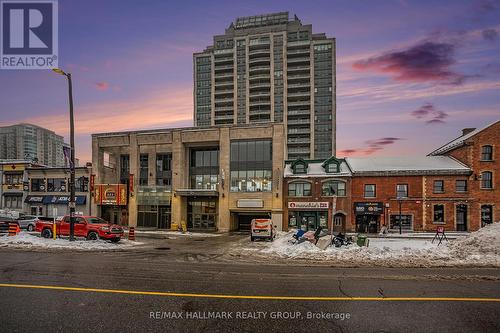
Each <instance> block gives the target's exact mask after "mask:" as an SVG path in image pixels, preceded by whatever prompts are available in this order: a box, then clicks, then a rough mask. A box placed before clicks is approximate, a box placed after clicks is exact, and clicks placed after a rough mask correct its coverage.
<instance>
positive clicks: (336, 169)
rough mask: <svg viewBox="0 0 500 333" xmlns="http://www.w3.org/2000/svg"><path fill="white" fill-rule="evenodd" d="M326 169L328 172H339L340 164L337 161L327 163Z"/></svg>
mask: <svg viewBox="0 0 500 333" xmlns="http://www.w3.org/2000/svg"><path fill="white" fill-rule="evenodd" d="M325 171H326V172H327V173H334V172H339V166H338V165H337V164H335V163H330V164H327V165H326V167H325Z"/></svg>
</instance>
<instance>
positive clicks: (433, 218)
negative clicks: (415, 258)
mask: <svg viewBox="0 0 500 333" xmlns="http://www.w3.org/2000/svg"><path fill="white" fill-rule="evenodd" d="M346 161H347V163H348V165H349V167H350V168H351V171H352V174H353V178H352V185H351V188H352V192H351V193H352V202H353V208H352V209H353V221H352V223H353V225H354V226H355V229H354V230H353V231H356V232H370V233H375V232H379V231H380V229H381V227H382V226H383V225H386V226H387V227H388V228H389V230H399V221H400V220H401V227H402V229H403V230H405V231H430V230H435V229H436V227H437V226H445V228H446V230H457V229H458V230H464V231H465V230H468V221H469V220H470V219H469V218H468V216H463V215H462V214H463V212H457V214H458V213H460V215H457V216H455V214H454V211H455V210H456V209H457V207H461V206H460V205H463V204H468V202H469V196H468V194H467V193H466V192H463V191H461V190H460V189H461V187H457V188H458V189H459V190H457V191H455V190H452V188H453V189H455V185H456V182H457V181H458V180H463V179H467V177H468V176H469V175H470V174H472V170H471V169H470V168H469V167H467V166H466V165H465V164H463V163H461V162H459V161H457V160H455V159H453V158H450V157H447V156H431V157H429V156H427V157H405V158H404V159H403V158H400V157H372V158H346ZM435 181H444V182H445V185H446V186H447V188H448V189H449V190H448V191H440V190H439V191H434V187H435V186H437V185H434V184H435V183H434V182H435ZM436 184H437V183H436ZM454 216H455V218H454Z"/></svg>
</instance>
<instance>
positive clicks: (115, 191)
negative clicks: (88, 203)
mask: <svg viewBox="0 0 500 333" xmlns="http://www.w3.org/2000/svg"><path fill="white" fill-rule="evenodd" d="M126 186H127V185H125V184H98V185H96V186H95V187H96V188H95V195H94V198H95V203H96V204H98V205H117V206H124V205H126V204H127V187H126Z"/></svg>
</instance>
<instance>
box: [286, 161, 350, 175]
mask: <svg viewBox="0 0 500 333" xmlns="http://www.w3.org/2000/svg"><path fill="white" fill-rule="evenodd" d="M322 164H323V162H312V163H310V162H307V173H303V174H293V171H292V168H291V167H290V164H286V165H285V170H284V172H285V177H297V178H307V177H335V176H351V171H350V169H349V166H348V165H347V163H346V162H345V161H341V163H340V172H326V171H325V168H323V166H322Z"/></svg>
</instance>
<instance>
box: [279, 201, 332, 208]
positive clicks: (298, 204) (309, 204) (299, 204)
mask: <svg viewBox="0 0 500 333" xmlns="http://www.w3.org/2000/svg"><path fill="white" fill-rule="evenodd" d="M328 207H330V203H329V202H315V201H314V202H313V201H291V202H288V208H290V209H294V208H299V209H318V208H319V209H328Z"/></svg>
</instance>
